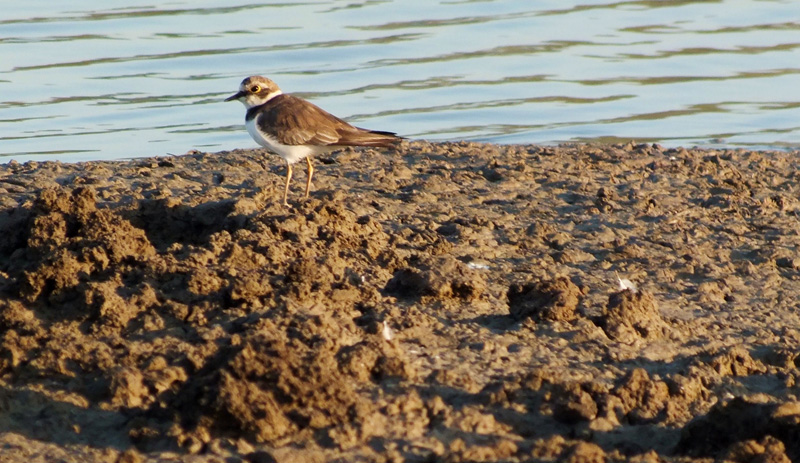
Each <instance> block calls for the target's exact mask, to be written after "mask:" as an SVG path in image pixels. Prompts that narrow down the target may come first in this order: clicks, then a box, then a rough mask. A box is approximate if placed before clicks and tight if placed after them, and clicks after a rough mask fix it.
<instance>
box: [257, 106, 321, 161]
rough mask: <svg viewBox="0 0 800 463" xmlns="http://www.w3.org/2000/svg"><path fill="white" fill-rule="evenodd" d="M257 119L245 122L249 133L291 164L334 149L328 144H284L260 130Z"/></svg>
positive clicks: (260, 143)
mask: <svg viewBox="0 0 800 463" xmlns="http://www.w3.org/2000/svg"><path fill="white" fill-rule="evenodd" d="M256 119H258V116H256V117H254V118H253V119H250V120H249V121H246V122H245V126H246V127H247V133H249V134H250V136H251V137H253V140H255V141H256V143H258V144H259V145H261V146H263V147H264V148H266V149H268V150H270V151H272V152H273V153H275V154H277V155H278V156H280V157H282V158H283V159H285V160H286V162H287V163H289V164H294V163H295V162H297V161H299V160H301V159H305V158H306V157H308V156H311V155H314V154H319V153H327V152H329V151H331V150H332V148H329V147H327V146H312V145H284V144H282V143H280V142H279V141H278V140H277V139H276V138H274V137H271V136H269V135H268V134H266V133H264V132H262V131H260V130H258V126H257V125H256Z"/></svg>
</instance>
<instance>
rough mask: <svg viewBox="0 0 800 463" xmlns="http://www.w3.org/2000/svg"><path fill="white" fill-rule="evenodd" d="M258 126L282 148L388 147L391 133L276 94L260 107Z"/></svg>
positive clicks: (392, 136)
mask: <svg viewBox="0 0 800 463" xmlns="http://www.w3.org/2000/svg"><path fill="white" fill-rule="evenodd" d="M257 123H258V127H259V128H260V129H261V130H262V131H264V132H266V133H268V134H270V135H272V136H273V137H275V138H277V140H278V141H279V142H281V143H283V144H284V145H317V146H389V145H391V144H392V143H396V142H398V141H399V140H400V137H397V136H396V135H395V134H394V133H391V132H378V131H371V130H366V129H361V128H358V127H354V126H352V125H350V124H348V123H347V122H346V121H344V120H342V119H339V118H338V117H336V116H334V115H333V114H331V113H329V112H327V111H325V110H324V109H322V108H320V107H319V106H317V105H315V104H313V103H310V102H308V101H306V100H304V99H302V98H298V97H296V96H292V95H287V94H282V95H278V96H276V97H274V98H272V99H271V100H269V101H268V102H266V103H265V104H264V105H263V107H262V112H261V114H260V115H259V116H258V121H257Z"/></svg>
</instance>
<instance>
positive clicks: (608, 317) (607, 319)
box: [599, 289, 669, 343]
mask: <svg viewBox="0 0 800 463" xmlns="http://www.w3.org/2000/svg"><path fill="white" fill-rule="evenodd" d="M599 324H600V327H601V328H603V331H605V333H606V335H607V336H608V337H609V338H611V339H614V340H616V341H619V342H623V343H632V342H634V341H635V340H637V339H641V338H650V339H655V338H660V337H662V336H664V335H665V334H666V333H667V332H668V329H669V327H668V324H667V323H666V322H665V321H664V319H663V318H661V314H660V312H659V311H658V306H657V305H656V301H655V298H654V297H653V295H652V294H650V293H649V292H647V291H632V290H629V289H626V290H623V291H619V292H616V293H614V294H612V295H611V296H610V297H609V298H608V304H606V307H605V310H604V311H603V314H602V315H601V316H600V319H599Z"/></svg>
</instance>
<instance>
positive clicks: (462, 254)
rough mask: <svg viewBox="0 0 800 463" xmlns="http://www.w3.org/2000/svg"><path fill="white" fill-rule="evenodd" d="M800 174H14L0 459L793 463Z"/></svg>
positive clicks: (458, 152)
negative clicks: (287, 186)
mask: <svg viewBox="0 0 800 463" xmlns="http://www.w3.org/2000/svg"><path fill="white" fill-rule="evenodd" d="M799 161H800V153H797V152H780V151H774V152H768V151H746V150H701V149H682V148H679V149H666V148H663V147H660V146H657V145H649V144H648V145H643V144H635V143H628V144H625V145H563V146H551V147H543V146H523V145H515V146H499V145H489V144H477V143H466V142H465V143H427V142H421V141H415V142H404V143H403V144H402V145H401V146H400V147H399V148H398V149H396V150H395V149H392V150H381V151H376V150H359V151H356V150H345V151H341V152H338V153H334V154H332V155H330V156H329V157H325V158H322V159H317V160H316V163H317V166H318V169H317V173H316V175H315V176H314V180H315V183H314V186H313V189H312V193H311V197H310V198H309V199H308V200H305V199H303V198H302V193H303V186H304V180H305V179H304V176H303V174H302V173H301V169H300V168H298V169H296V172H295V177H296V178H295V183H293V185H292V187H293V188H292V192H291V193H290V197H289V202H290V203H291V204H292V206H293V207H291V208H287V207H284V206H282V205H281V197H282V189H283V175H284V169H285V167H284V166H283V165H282V161H280V159H279V158H277V157H276V156H270V155H268V154H266V153H265V152H263V151H256V150H250V151H246V150H241V151H230V152H220V153H193V154H187V155H183V156H175V157H163V158H148V159H136V160H131V161H120V162H87V163H79V164H63V163H56V162H41V163H36V162H29V163H24V164H20V163H10V164H5V165H3V166H0V193H1V194H0V461H2V462H12V463H15V462H20V463H21V462H49V461H63V462H85V461H103V462H105V461H107V462H144V461H174V460H182V461H183V460H185V461H197V462H206V461H208V462H212V461H214V462H226V463H229V462H236V461H249V462H270V461H278V462H323V461H341V462H345V461H348V462H352V461H369V462H373V461H374V462H430V461H446V462H467V461H470V462H471V461H487V462H492V461H504V462H507V461H511V462H514V461H566V462H603V461H640V462H657V461H676V462H677V461H679V462H695V461H713V460H715V459H716V460H730V461H736V462H751V461H759V462H788V461H791V460H793V461H798V460H800V400H798V397H797V394H798V392H799V391H800V389H799V386H798V377H800V368H798V365H800V358H799V357H798V356H799V355H800V350H798V346H799V345H800V254H798V249H800V233H799V232H800V226H798V225H799V223H800V220H799V219H798V211H800V202H799V200H798V194H800V177H799V176H798V162H799Z"/></svg>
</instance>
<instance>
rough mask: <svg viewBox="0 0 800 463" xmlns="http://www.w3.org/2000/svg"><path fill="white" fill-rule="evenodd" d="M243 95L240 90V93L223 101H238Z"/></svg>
mask: <svg viewBox="0 0 800 463" xmlns="http://www.w3.org/2000/svg"><path fill="white" fill-rule="evenodd" d="M244 95H245V93H244V92H243V91H241V90H240V91H238V92H236V93H235V94H233V95H231V96H229V97H228V98H225V101H232V100H238V99H239V98H241V97H243V96H244Z"/></svg>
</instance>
